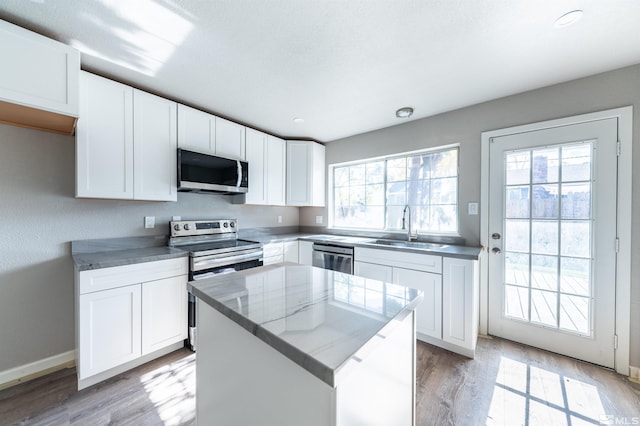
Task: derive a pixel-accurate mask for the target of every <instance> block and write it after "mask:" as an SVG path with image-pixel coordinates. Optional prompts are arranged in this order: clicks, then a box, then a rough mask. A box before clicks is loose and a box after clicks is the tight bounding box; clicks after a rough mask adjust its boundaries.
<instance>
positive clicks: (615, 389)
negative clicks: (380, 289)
mask: <svg viewBox="0 0 640 426" xmlns="http://www.w3.org/2000/svg"><path fill="white" fill-rule="evenodd" d="M416 364H417V379H418V380H417V386H416V388H417V389H416V393H417V404H416V405H417V407H416V408H417V409H416V424H417V425H464V426H467V425H530V426H533V425H544V426H551V425H599V424H606V422H607V421H609V423H608V424H614V425H615V424H638V423H637V422H640V385H638V384H635V383H631V382H629V381H628V380H627V379H626V378H625V377H623V376H620V375H618V374H616V373H614V372H612V371H610V370H606V369H604V368H600V367H596V366H593V365H591V364H587V363H584V362H580V361H576V360H573V359H570V358H566V357H563V356H559V355H555V354H552V353H549V352H545V351H542V350H538V349H534V348H531V347H528V346H525V345H520V344H517V343H513V342H509V341H505V340H502V339H480V340H479V342H478V350H477V356H476V359H475V360H470V359H468V358H465V357H463V356H459V355H456V354H453V353H451V352H448V351H446V350H444V349H440V348H436V347H434V346H430V345H427V344H424V343H421V342H419V345H418V354H417V361H416ZM194 366H195V355H194V354H193V353H191V352H189V351H188V350H186V349H185V350H180V351H176V352H173V353H171V354H169V355H167V356H165V357H163V358H160V359H158V360H156V361H153V362H151V363H148V364H145V365H143V366H141V367H138V368H136V369H134V370H131V371H129V372H127V373H125V374H122V375H120V376H117V377H114V378H113V379H110V380H107V381H105V382H103V383H100V384H98V385H96V386H93V387H91V388H88V389H85V390H82V391H80V392H78V391H77V390H76V376H75V369H73V368H71V369H66V370H62V371H58V372H55V373H52V374H50V375H48V376H45V377H41V378H39V379H36V380H33V381H31V382H28V383H23V384H21V385H18V386H15V387H13V388H9V389H5V390H3V391H0V425H14V424H16V425H107V424H109V425H129V424H131V425H184V424H187V425H191V424H195V372H194ZM634 422H636V423H634ZM201 424H202V423H201ZM301 425H302V423H301ZM389 426H395V425H389Z"/></svg>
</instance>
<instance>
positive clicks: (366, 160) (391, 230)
mask: <svg viewBox="0 0 640 426" xmlns="http://www.w3.org/2000/svg"><path fill="white" fill-rule="evenodd" d="M451 150H457V162H456V163H457V164H456V175H455V178H456V200H455V206H456V230H455V231H448V232H436V231H426V230H422V231H421V235H433V236H455V237H459V236H460V144H459V143H455V144H449V145H442V146H438V147H434V148H426V149H419V150H415V151H407V152H401V153H397V154H390V155H383V156H379V157H371V158H364V159H358V160H352V161H345V162H342V163H335V164H330V165H329V166H328V172H329V179H328V186H329V189H330V194H329V196H328V197H327V198H328V200H327V204H328V208H329V211H328V225H327V227H328V228H329V229H335V230H344V231H365V232H382V233H385V234H406V231H403V230H401V229H400V230H399V229H396V228H388V227H387V209H388V206H387V194H386V192H387V182H388V177H387V167H386V165H387V161H389V160H394V159H399V158H409V157H412V156H416V155H425V154H434V153H438V152H445V151H451ZM377 161H384V162H385V167H384V179H383V183H382V184H383V185H384V192H385V193H384V206H383V208H384V211H383V218H384V227H383V228H355V227H342V226H336V224H335V205H334V204H335V193H336V187H335V182H334V176H335V169H336V168H340V167H347V166H358V165H361V164H362V165H366V164H368V163H374V162H377Z"/></svg>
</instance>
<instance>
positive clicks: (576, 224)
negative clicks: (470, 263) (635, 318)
mask: <svg viewBox="0 0 640 426" xmlns="http://www.w3.org/2000/svg"><path fill="white" fill-rule="evenodd" d="M489 145H490V147H489V157H490V159H489V161H490V171H489V179H490V189H489V191H490V194H489V315H488V320H489V334H492V335H496V336H500V337H504V338H507V339H510V340H514V341H518V342H522V343H525V344H528V345H531V346H535V347H539V348H542V349H546V350H549V351H553V352H556V353H560V354H564V355H568V356H571V357H574V358H578V359H582V360H585V361H589V362H592V363H595V364H599V365H603V366H606V367H611V368H613V367H614V355H615V354H614V335H615V291H616V243H617V240H616V208H617V119H615V118H611V119H603V120H597V121H591V122H586V123H580V124H572V125H567V126H560V127H554V128H549V129H543V130H535V131H530V132H524V133H518V134H512V135H506V136H500V137H495V138H493V139H491V141H490V144H489Z"/></svg>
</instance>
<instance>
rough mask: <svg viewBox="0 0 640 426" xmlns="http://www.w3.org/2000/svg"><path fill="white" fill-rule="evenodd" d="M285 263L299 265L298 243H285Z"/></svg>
mask: <svg viewBox="0 0 640 426" xmlns="http://www.w3.org/2000/svg"><path fill="white" fill-rule="evenodd" d="M284 261H285V262H294V263H298V242H297V241H287V242H285V243H284Z"/></svg>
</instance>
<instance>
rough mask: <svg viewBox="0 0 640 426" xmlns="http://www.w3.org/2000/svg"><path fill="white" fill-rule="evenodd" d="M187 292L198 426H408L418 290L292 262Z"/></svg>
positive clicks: (226, 277)
mask: <svg viewBox="0 0 640 426" xmlns="http://www.w3.org/2000/svg"><path fill="white" fill-rule="evenodd" d="M189 288H190V291H191V292H192V293H194V295H195V296H196V297H197V298H198V302H197V303H198V304H197V309H196V311H197V339H198V349H197V356H196V412H197V419H198V423H200V424H260V425H300V424H304V425H352V424H367V425H375V424H380V425H389V424H394V425H411V424H413V422H414V413H413V411H414V406H415V351H416V340H415V318H414V309H415V308H416V306H417V305H418V304H419V303H420V301H421V300H422V293H421V292H420V291H418V290H414V289H411V288H408V287H404V286H399V285H394V284H388V283H383V282H380V281H376V280H371V279H366V278H362V277H356V276H353V275H346V274H342V273H339V272H334V271H329V270H325V269H319V268H314V267H311V266H306V265H298V264H293V263H281V264H276V265H270V266H263V267H260V268H254V269H248V270H244V271H240V272H234V273H230V274H225V275H219V276H215V277H212V278H208V279H204V280H201V281H194V282H190V283H189Z"/></svg>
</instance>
